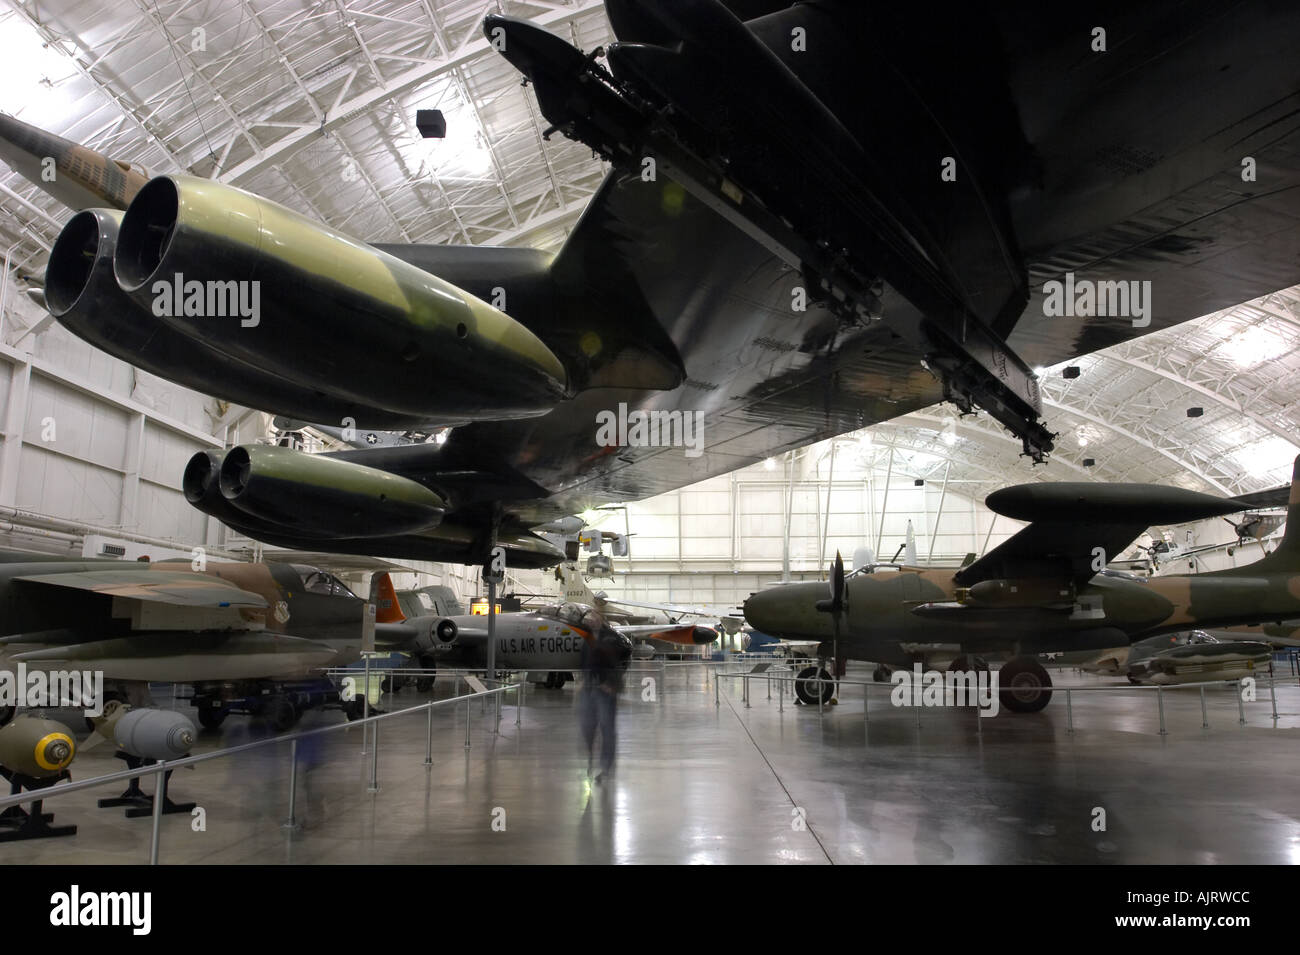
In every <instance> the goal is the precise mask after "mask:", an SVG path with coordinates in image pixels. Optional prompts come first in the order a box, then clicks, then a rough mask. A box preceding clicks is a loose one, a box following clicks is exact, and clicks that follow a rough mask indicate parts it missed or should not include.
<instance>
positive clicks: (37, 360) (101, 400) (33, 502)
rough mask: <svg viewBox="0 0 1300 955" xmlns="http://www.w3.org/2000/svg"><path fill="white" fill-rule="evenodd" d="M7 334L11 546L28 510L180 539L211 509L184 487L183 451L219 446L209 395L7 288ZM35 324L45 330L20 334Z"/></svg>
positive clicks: (0, 475) (5, 490)
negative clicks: (54, 320)
mask: <svg viewBox="0 0 1300 955" xmlns="http://www.w3.org/2000/svg"><path fill="white" fill-rule="evenodd" d="M9 304H10V308H9V310H8V314H6V315H5V316H4V318H5V323H4V328H5V329H6V331H7V334H6V336H5V337H6V338H16V339H17V341H16V342H14V343H12V344H11V343H9V342H7V341H6V342H5V343H3V344H0V508H2V509H5V510H4V511H3V518H2V519H3V521H4V522H5V526H4V530H3V531H0V536H4V537H5V543H7V544H8V545H9V546H15V547H22V546H25V544H27V543H30V542H29V541H25V540H23V539H22V538H23V535H22V534H21V533H19V531H18V529H16V528H15V527H14V526H13V525H15V524H19V523H21V520H22V515H21V514H15V513H14V512H15V511H17V512H24V513H27V514H35V515H42V516H47V517H52V518H59V519H63V520H67V521H73V522H76V523H78V524H82V525H86V526H87V527H88V528H92V529H100V530H105V531H113V530H117V531H124V532H128V533H133V534H140V535H146V536H150V537H157V538H165V539H168V540H175V541H177V542H182V543H190V544H203V543H210V541H208V536H207V535H208V523H209V522H208V520H207V518H206V517H205V516H204V515H202V514H200V513H199V512H198V511H196V510H194V508H192V507H190V506H189V505H188V504H187V503H186V502H185V499H184V496H183V495H182V494H181V491H180V478H181V474H182V471H183V470H184V467H185V462H186V461H187V460H188V459H189V457H190V455H192V454H193V453H194V452H195V451H197V450H199V449H201V448H209V447H215V448H220V447H221V446H222V438H221V437H220V436H219V434H218V431H224V430H225V427H224V425H223V424H222V423H221V422H220V421H219V419H218V418H217V417H216V415H217V414H219V413H220V412H221V411H222V410H223V409H222V408H220V407H219V406H218V405H217V403H216V402H215V401H214V400H213V399H211V398H206V397H204V396H202V395H199V394H197V393H195V392H192V391H189V390H187V389H184V388H180V387H178V386H176V385H173V384H171V383H169V382H166V381H163V380H161V379H158V378H155V377H153V376H151V375H147V374H145V373H143V372H139V371H137V370H135V369H134V368H132V367H131V366H130V365H128V364H126V363H124V362H121V361H118V360H116V359H114V358H110V357H109V356H108V355H106V354H104V353H103V352H100V351H99V350H97V349H95V348H92V347H91V346H90V345H87V344H86V343H84V342H82V341H81V340H80V339H78V338H76V337H75V336H73V335H71V334H70V333H68V332H67V331H65V330H64V329H63V328H61V327H59V326H58V325H54V324H49V323H46V322H45V321H44V318H43V317H42V316H43V312H40V310H38V309H37V307H36V306H35V305H34V304H32V303H29V302H27V300H26V299H24V298H21V297H10V299H9ZM33 323H35V324H36V327H37V328H38V329H39V332H38V333H33V334H22V332H21V329H23V328H24V327H30V326H32V325H33Z"/></svg>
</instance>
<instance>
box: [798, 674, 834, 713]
mask: <svg viewBox="0 0 1300 955" xmlns="http://www.w3.org/2000/svg"><path fill="white" fill-rule="evenodd" d="M818 681H820V683H819V682H818ZM794 693H795V696H796V697H798V699H799V702H801V703H806V704H808V705H809V706H816V705H817V698H818V696H819V695H820V696H821V702H822V703H823V704H825V703H829V702H830V701H831V697H832V696H834V695H835V681H834V680H832V679H831V675H830V674H829V673H827V672H826V671H825V670H822V669H819V668H818V667H804V668H803V669H802V670H800V671H799V675H798V676H796V677H795V678H794Z"/></svg>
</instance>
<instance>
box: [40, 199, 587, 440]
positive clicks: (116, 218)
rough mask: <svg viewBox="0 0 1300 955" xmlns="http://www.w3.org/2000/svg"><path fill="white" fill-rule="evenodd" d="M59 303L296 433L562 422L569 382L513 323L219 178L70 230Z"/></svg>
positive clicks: (94, 328)
mask: <svg viewBox="0 0 1300 955" xmlns="http://www.w3.org/2000/svg"><path fill="white" fill-rule="evenodd" d="M46 304H47V307H48V308H49V310H50V312H51V314H53V315H54V317H55V318H57V319H58V320H59V322H60V323H61V324H63V325H64V326H66V327H67V328H68V329H69V330H71V331H72V332H73V333H74V334H76V335H78V336H79V337H81V338H83V339H85V340H86V341H88V342H90V343H91V344H92V345H95V346H96V347H98V348H101V349H103V350H104V351H106V352H108V353H109V354H111V355H113V356H115V357H117V358H121V359H123V360H125V361H129V362H130V363H132V364H134V365H136V366H137V367H140V368H143V369H145V370H146V371H149V372H151V373H153V374H156V375H159V376H161V377H164V378H167V379H168V380H170V381H174V382H177V383H179V384H182V385H185V386H186V387H189V388H193V389H195V390H197V391H200V392H202V393H204V394H211V395H215V396H217V397H221V398H225V399H227V400H230V401H234V402H236V403H238V404H242V405H246V406H248V407H250V408H258V409H261V410H263V411H269V412H272V413H274V414H280V415H285V416H288V417H291V418H297V419H302V420H306V421H319V422H322V423H338V422H342V421H343V420H344V419H345V418H349V417H350V418H352V419H354V421H356V422H357V423H358V424H359V425H360V426H362V427H367V428H388V429H405V428H412V427H420V426H423V425H427V424H428V423H429V422H430V421H446V420H453V421H465V420H476V419H491V420H503V419H511V418H527V417H534V416H537V415H542V414H545V413H546V412H548V411H550V410H551V409H552V408H553V407H554V406H555V405H556V404H557V403H558V402H559V401H560V400H561V399H562V398H563V397H565V395H566V393H567V388H568V376H567V372H566V370H565V368H564V366H563V364H562V363H561V362H560V360H559V359H558V358H557V357H556V356H555V354H554V353H553V352H552V351H551V350H550V348H548V347H547V346H546V345H545V344H544V343H543V342H542V341H541V339H539V338H538V337H537V336H536V335H534V334H533V333H532V332H531V331H529V329H528V328H527V327H525V326H524V325H522V324H521V323H520V322H518V321H516V320H515V319H513V318H511V317H510V316H509V315H507V314H506V313H505V312H503V311H501V310H499V309H497V308H494V307H492V306H491V305H489V304H487V303H486V302H484V301H482V300H481V299H479V298H476V297H475V296H474V295H472V294H470V293H469V292H466V291H465V290H463V289H461V288H458V287H457V286H455V285H453V284H451V283H450V282H446V281H444V280H442V279H440V278H438V277H437V276H435V275H432V274H430V273H429V272H426V271H424V270H423V269H420V268H418V267H416V266H414V265H411V264H409V263H407V262H404V261H402V260H401V259H398V258H396V257H395V256H393V255H390V254H389V253H387V252H384V251H381V250H380V249H376V248H373V247H372V246H369V245H366V244H365V243H362V242H358V241H356V240H355V239H351V238H349V237H347V236H345V235H343V234H342V233H340V232H336V231H334V230H332V229H330V228H328V227H327V226H324V225H321V224H319V223H316V222H313V221H311V220H310V219H307V218H305V217H303V216H300V215H298V214H297V213H295V212H293V211H291V210H289V209H286V208H284V207H283V206H280V205H277V204H276V203H274V202H270V201H268V200H266V199H262V198H259V197H258V196H255V195H252V194H251V193H247V192H244V191H243V190H240V189H236V188H234V187H232V186H227V185H224V184H222V183H219V182H213V181H210V180H207V179H197V178H194V177H189V176H162V177H159V178H156V179H153V180H151V181H150V182H149V183H148V184H147V185H145V186H144V187H143V188H142V189H141V190H140V191H139V193H137V195H136V196H135V198H134V199H133V200H132V202H131V205H130V206H129V207H128V209H127V210H126V212H125V213H121V212H118V211H117V210H113V209H89V210H85V211H82V212H79V213H77V214H76V215H74V216H73V217H72V219H71V220H69V222H68V223H67V225H66V226H64V228H63V231H62V232H61V233H60V234H59V238H58V240H57V241H56V242H55V244H54V247H53V249H52V250H51V253H50V262H49V266H48V268H47V270H46Z"/></svg>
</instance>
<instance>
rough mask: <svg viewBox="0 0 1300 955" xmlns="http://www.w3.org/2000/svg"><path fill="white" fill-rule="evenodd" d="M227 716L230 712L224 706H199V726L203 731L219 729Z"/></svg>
mask: <svg viewBox="0 0 1300 955" xmlns="http://www.w3.org/2000/svg"><path fill="white" fill-rule="evenodd" d="M229 715H230V711H229V710H228V709H226V708H225V707H224V706H213V705H212V704H207V705H205V706H200V707H199V725H200V726H202V727H203V728H204V729H205V730H215V729H219V728H220V726H221V724H222V723H224V722H225V721H226V717H227V716H229Z"/></svg>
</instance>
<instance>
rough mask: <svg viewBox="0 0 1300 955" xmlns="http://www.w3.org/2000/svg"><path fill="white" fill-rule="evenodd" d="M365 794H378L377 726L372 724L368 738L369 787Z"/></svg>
mask: <svg viewBox="0 0 1300 955" xmlns="http://www.w3.org/2000/svg"><path fill="white" fill-rule="evenodd" d="M366 792H368V793H377V792H379V724H378V723H375V724H374V729H373V732H372V734H371V737H370V786H369V787H367V789H366Z"/></svg>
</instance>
